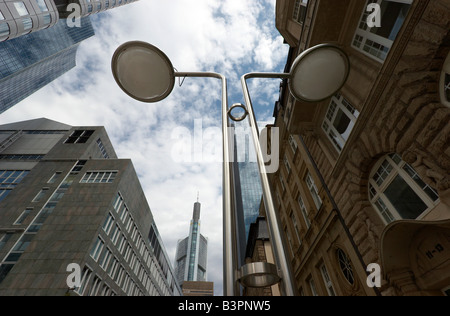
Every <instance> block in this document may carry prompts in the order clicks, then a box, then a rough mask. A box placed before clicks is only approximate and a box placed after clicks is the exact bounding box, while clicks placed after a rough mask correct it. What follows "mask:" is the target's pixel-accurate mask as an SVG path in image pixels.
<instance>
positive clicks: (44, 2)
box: [0, 0, 59, 42]
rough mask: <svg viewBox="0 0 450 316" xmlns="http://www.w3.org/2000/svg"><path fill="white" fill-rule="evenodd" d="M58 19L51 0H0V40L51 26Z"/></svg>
mask: <svg viewBox="0 0 450 316" xmlns="http://www.w3.org/2000/svg"><path fill="white" fill-rule="evenodd" d="M58 21H59V14H58V10H57V8H56V5H55V2H54V1H53V0H20V1H18V0H0V42H2V41H6V40H8V39H13V38H16V37H19V36H22V35H26V34H30V33H32V32H35V31H39V30H42V29H46V28H49V27H52V26H54V25H55V24H57V23H58Z"/></svg>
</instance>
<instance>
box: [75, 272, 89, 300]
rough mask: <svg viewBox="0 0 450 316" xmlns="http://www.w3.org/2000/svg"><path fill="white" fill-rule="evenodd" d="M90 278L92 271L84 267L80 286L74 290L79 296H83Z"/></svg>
mask: <svg viewBox="0 0 450 316" xmlns="http://www.w3.org/2000/svg"><path fill="white" fill-rule="evenodd" d="M91 277H92V270H91V269H89V268H88V267H84V269H83V273H82V277H81V284H80V287H79V288H77V289H76V290H75V292H77V293H78V294H80V295H83V293H84V290H85V289H86V287H87V285H88V284H89V281H90V280H91Z"/></svg>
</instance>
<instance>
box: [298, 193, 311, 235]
mask: <svg viewBox="0 0 450 316" xmlns="http://www.w3.org/2000/svg"><path fill="white" fill-rule="evenodd" d="M297 201H298V205H299V206H300V211H301V212H302V215H303V219H304V220H305V224H306V227H307V228H309V227H310V226H311V221H310V220H309V216H308V211H307V210H306V206H305V203H304V202H303V199H302V197H301V196H300V195H299V196H298V199H297Z"/></svg>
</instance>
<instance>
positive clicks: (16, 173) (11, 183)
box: [0, 170, 29, 201]
mask: <svg viewBox="0 0 450 316" xmlns="http://www.w3.org/2000/svg"><path fill="white" fill-rule="evenodd" d="M28 173H29V171H28V170H0V201H2V200H3V199H4V198H6V196H7V195H8V194H9V193H10V192H11V190H13V189H14V188H15V187H16V186H17V185H18V184H19V183H20V182H21V181H22V180H23V178H25V176H26V175H27V174H28Z"/></svg>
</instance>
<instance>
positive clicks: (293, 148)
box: [288, 135, 298, 154]
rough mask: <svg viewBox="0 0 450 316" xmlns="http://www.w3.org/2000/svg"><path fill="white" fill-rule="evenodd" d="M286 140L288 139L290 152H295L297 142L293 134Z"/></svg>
mask: <svg viewBox="0 0 450 316" xmlns="http://www.w3.org/2000/svg"><path fill="white" fill-rule="evenodd" d="M288 141H289V145H290V146H291V149H292V152H293V153H294V154H295V153H296V152H297V149H298V145H297V142H296V141H295V138H294V136H292V135H289V139H288Z"/></svg>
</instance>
